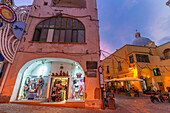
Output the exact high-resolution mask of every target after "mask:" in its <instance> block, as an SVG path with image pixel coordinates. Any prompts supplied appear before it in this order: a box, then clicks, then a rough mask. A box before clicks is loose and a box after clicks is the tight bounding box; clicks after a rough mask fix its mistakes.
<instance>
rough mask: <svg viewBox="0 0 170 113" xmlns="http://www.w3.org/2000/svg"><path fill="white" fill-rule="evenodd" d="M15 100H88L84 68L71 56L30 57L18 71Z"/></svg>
mask: <svg viewBox="0 0 170 113" xmlns="http://www.w3.org/2000/svg"><path fill="white" fill-rule="evenodd" d="M11 100H13V101H14V100H15V101H17V102H30V101H31V102H34V101H35V102H36V101H39V102H41V103H43V102H44V103H54V104H55V103H56V104H65V103H67V102H84V100H85V74H84V71H83V69H82V67H81V66H80V64H79V63H77V62H75V61H73V60H69V59H62V58H41V59H35V60H32V61H29V62H28V63H26V64H25V65H24V66H23V67H22V68H21V69H20V71H19V73H18V76H17V81H16V84H15V87H14V91H13V94H12V97H11Z"/></svg>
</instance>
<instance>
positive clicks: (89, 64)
mask: <svg viewBox="0 0 170 113" xmlns="http://www.w3.org/2000/svg"><path fill="white" fill-rule="evenodd" d="M86 66H87V69H97V62H96V61H87V62H86Z"/></svg>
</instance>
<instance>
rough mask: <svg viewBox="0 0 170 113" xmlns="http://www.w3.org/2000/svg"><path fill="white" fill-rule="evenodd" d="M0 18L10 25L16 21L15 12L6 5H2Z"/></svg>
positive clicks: (0, 6)
mask: <svg viewBox="0 0 170 113" xmlns="http://www.w3.org/2000/svg"><path fill="white" fill-rule="evenodd" d="M0 17H1V18H2V19H3V20H4V21H6V22H8V23H13V22H15V21H16V14H15V12H14V10H13V9H12V8H10V7H8V6H7V5H5V4H0Z"/></svg>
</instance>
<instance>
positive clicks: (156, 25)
mask: <svg viewBox="0 0 170 113" xmlns="http://www.w3.org/2000/svg"><path fill="white" fill-rule="evenodd" d="M167 1H168V0H97V5H98V13H99V25H100V43H101V49H102V50H105V51H108V52H109V53H113V52H114V51H115V50H116V49H119V48H121V47H122V46H124V45H125V44H131V43H132V41H133V39H134V38H135V37H134V36H135V33H136V29H137V30H138V31H139V32H141V36H142V37H147V38H150V39H151V40H152V41H154V42H155V43H156V45H161V44H163V43H166V42H168V41H170V7H168V6H166V2H167ZM31 3H32V0H15V4H16V5H17V6H20V5H23V4H31ZM106 55H107V54H106Z"/></svg>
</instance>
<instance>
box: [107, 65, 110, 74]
mask: <svg viewBox="0 0 170 113" xmlns="http://www.w3.org/2000/svg"><path fill="white" fill-rule="evenodd" d="M109 73H110V71H109V66H107V74H109Z"/></svg>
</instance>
